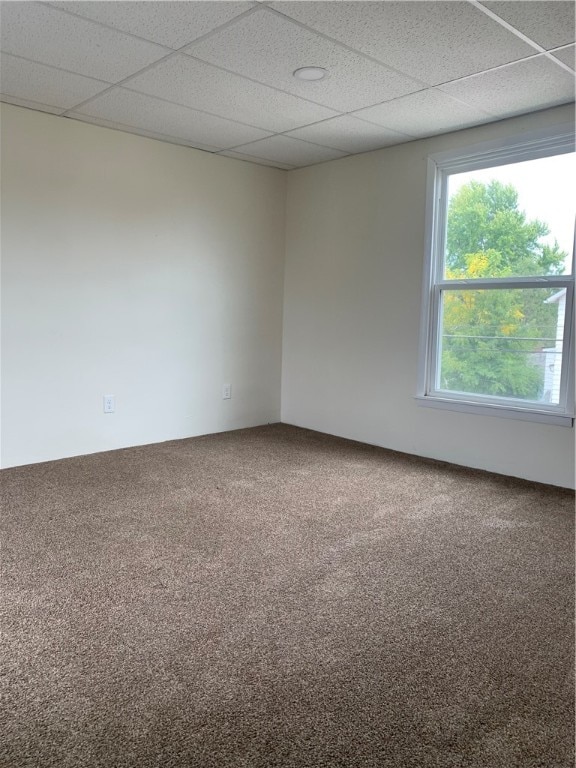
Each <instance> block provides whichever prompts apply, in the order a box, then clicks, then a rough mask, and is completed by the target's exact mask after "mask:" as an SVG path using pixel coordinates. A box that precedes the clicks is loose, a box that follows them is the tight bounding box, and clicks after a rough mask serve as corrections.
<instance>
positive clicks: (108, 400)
mask: <svg viewBox="0 0 576 768" xmlns="http://www.w3.org/2000/svg"><path fill="white" fill-rule="evenodd" d="M102 399H103V401H104V413H114V411H115V410H116V398H115V396H114V395H104V397H103V398H102Z"/></svg>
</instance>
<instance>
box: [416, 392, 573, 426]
mask: <svg viewBox="0 0 576 768" xmlns="http://www.w3.org/2000/svg"><path fill="white" fill-rule="evenodd" d="M416 402H417V403H418V405H421V406H424V407H428V408H439V409H440V410H445V411H458V412H460V413H473V414H476V415H479V416H497V417H500V418H504V419H520V420H521V421H537V422H540V423H543V424H555V425H556V426H561V427H572V426H573V423H574V417H573V416H570V415H567V414H563V413H552V412H550V411H539V410H537V409H534V408H522V407H520V406H519V407H514V406H510V405H496V404H492V403H482V404H479V403H470V402H468V401H466V400H455V399H452V398H449V397H445V398H444V397H438V396H435V395H416Z"/></svg>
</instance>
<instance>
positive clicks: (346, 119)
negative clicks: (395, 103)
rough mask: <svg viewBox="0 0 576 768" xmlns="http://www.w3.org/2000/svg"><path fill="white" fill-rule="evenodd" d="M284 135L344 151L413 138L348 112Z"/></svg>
mask: <svg viewBox="0 0 576 768" xmlns="http://www.w3.org/2000/svg"><path fill="white" fill-rule="evenodd" d="M286 135H288V136H292V137H294V138H296V139H304V140H305V141H312V142H315V143H316V144H322V145H324V146H326V147H331V148H333V149H341V150H343V151H344V152H369V151H370V150H372V149H381V148H382V147H389V146H391V145H392V144H401V143H402V142H404V141H410V140H411V139H412V136H407V135H406V134H404V133H397V132H396V131H391V130H389V129H388V128H383V127H382V126H380V125H374V124H373V123H365V122H364V121H363V120H357V119H356V118H355V117H351V116H350V115H342V117H333V118H331V119H330V120H324V121H323V122H321V123H315V124H314V125H307V126H305V127H304V128H297V129H296V130H295V131H290V132H289V133H288V134H286Z"/></svg>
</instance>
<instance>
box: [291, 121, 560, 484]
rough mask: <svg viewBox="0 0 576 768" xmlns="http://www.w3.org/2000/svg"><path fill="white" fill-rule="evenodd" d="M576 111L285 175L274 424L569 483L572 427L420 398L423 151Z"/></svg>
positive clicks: (490, 136)
mask: <svg viewBox="0 0 576 768" xmlns="http://www.w3.org/2000/svg"><path fill="white" fill-rule="evenodd" d="M572 118H573V110H572V108H571V107H561V108H558V109H554V110H549V111H547V112H541V113H538V114H535V115H532V116H529V117H523V118H516V119H513V120H509V121H505V122H501V123H497V124H492V125H487V126H483V127H480V128H475V129H470V130H467V131H461V132H458V133H454V134H448V135H444V136H438V137H434V138H431V139H427V140H423V141H416V142H411V143H409V144H405V145H402V146H398V147H391V148H388V149H384V150H379V151H377V152H371V153H369V154H365V155H360V156H356V157H350V158H344V159H342V160H338V161H333V162H330V163H326V164H323V165H318V166H314V167H311V168H305V169H302V170H298V171H291V172H290V173H289V175H288V179H289V181H288V205H287V241H286V272H285V297H284V346H283V376H282V420H283V421H285V422H288V423H290V424H296V425H299V426H304V427H310V428H312V429H317V430H320V431H323V432H329V433H332V434H336V435H340V436H344V437H348V438H353V439H356V440H361V441H364V442H368V443H373V444H376V445H381V446H386V447H388V448H393V449H396V450H399V451H406V452H408V453H414V454H418V455H420V456H428V457H433V458H438V459H442V460H447V461H451V462H455V463H458V464H465V465H469V466H472V467H479V468H483V469H488V470H492V471H494V472H500V473H504V474H510V475H514V476H518V477H524V478H529V479H533V480H538V481H541V482H545V483H553V484H558V485H562V486H570V487H573V486H574V430H573V429H569V428H566V427H559V426H551V425H544V424H537V423H533V422H527V421H513V420H511V419H501V418H498V417H482V416H476V415H470V414H463V413H456V412H449V411H439V410H434V409H431V408H422V407H419V406H418V405H417V403H416V401H415V400H414V395H415V393H416V378H417V367H418V341H419V322H420V305H421V295H422V293H421V292H422V269H423V261H424V214H425V203H426V199H425V188H426V158H427V156H428V155H429V154H432V153H434V152H440V151H444V150H447V149H452V148H455V147H458V146H465V145H467V144H474V143H478V142H480V141H486V140H490V139H496V138H498V137H504V136H507V135H511V134H515V133H517V132H519V131H523V130H530V129H536V128H541V127H544V126H546V125H551V124H553V123H555V122H565V121H567V120H570V119H572Z"/></svg>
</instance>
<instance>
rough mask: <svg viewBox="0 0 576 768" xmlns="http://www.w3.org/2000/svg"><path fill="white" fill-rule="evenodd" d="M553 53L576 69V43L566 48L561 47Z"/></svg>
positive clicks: (556, 57) (555, 56)
mask: <svg viewBox="0 0 576 768" xmlns="http://www.w3.org/2000/svg"><path fill="white" fill-rule="evenodd" d="M551 53H552V55H553V56H554V58H555V59H559V60H560V61H562V62H563V63H564V64H567V65H568V66H569V67H570V68H571V69H573V70H575V71H576V45H568V46H566V48H559V49H558V50H557V51H552V52H551Z"/></svg>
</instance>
